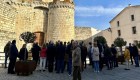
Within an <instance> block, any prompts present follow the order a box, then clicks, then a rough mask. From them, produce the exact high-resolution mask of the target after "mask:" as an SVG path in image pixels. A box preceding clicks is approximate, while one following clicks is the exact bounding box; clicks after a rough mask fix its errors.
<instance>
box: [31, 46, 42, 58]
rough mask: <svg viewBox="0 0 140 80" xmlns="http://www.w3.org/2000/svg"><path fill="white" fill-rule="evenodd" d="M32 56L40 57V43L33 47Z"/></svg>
mask: <svg viewBox="0 0 140 80" xmlns="http://www.w3.org/2000/svg"><path fill="white" fill-rule="evenodd" d="M31 51H32V56H33V58H38V57H39V51H41V48H40V47H39V46H38V45H35V46H34V47H33V48H32V49H31Z"/></svg>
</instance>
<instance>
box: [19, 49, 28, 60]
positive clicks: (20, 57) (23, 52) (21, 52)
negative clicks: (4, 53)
mask: <svg viewBox="0 0 140 80" xmlns="http://www.w3.org/2000/svg"><path fill="white" fill-rule="evenodd" d="M25 50H26V60H27V59H28V51H27V49H25V48H21V49H20V52H19V59H20V60H24V57H25Z"/></svg>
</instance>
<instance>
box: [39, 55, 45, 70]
mask: <svg viewBox="0 0 140 80" xmlns="http://www.w3.org/2000/svg"><path fill="white" fill-rule="evenodd" d="M42 65H43V70H45V66H46V57H40V70H41V69H42Z"/></svg>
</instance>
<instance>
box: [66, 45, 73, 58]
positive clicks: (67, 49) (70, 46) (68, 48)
mask: <svg viewBox="0 0 140 80" xmlns="http://www.w3.org/2000/svg"><path fill="white" fill-rule="evenodd" d="M66 53H67V54H69V58H72V44H69V45H68V46H67V48H66Z"/></svg>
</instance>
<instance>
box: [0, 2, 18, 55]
mask: <svg viewBox="0 0 140 80" xmlns="http://www.w3.org/2000/svg"><path fill="white" fill-rule="evenodd" d="M16 14H17V12H16V9H15V8H14V7H11V6H10V5H8V4H5V3H3V2H2V1H0V52H3V49H4V46H5V45H6V43H7V42H8V41H11V40H13V39H15V38H16V34H15V22H16Z"/></svg>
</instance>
